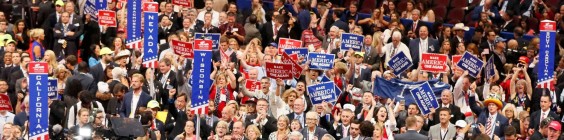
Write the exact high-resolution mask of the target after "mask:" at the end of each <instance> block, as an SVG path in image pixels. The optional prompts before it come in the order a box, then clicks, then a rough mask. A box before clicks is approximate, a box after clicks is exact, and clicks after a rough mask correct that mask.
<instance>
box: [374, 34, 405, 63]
mask: <svg viewBox="0 0 564 140" xmlns="http://www.w3.org/2000/svg"><path fill="white" fill-rule="evenodd" d="M382 51H383V54H381V55H384V54H385V55H386V57H385V58H386V59H384V60H385V61H384V64H385V65H386V66H385V67H387V66H388V61H390V59H391V58H392V57H393V56H395V55H397V54H399V53H404V54H405V55H406V56H407V58H408V59H409V60H410V61H411V60H412V59H411V55H410V52H409V48H408V47H407V45H405V44H403V43H402V42H401V33H400V32H399V31H394V32H393V33H392V43H388V44H386V45H385V46H384V47H383V48H382Z"/></svg>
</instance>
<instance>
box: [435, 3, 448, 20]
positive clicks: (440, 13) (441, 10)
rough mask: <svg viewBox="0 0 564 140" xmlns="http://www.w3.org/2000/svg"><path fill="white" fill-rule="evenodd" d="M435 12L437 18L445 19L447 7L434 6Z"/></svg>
mask: <svg viewBox="0 0 564 140" xmlns="http://www.w3.org/2000/svg"><path fill="white" fill-rule="evenodd" d="M433 12H435V18H436V19H443V20H444V19H445V18H444V17H445V16H446V13H447V8H446V6H435V7H434V8H433Z"/></svg>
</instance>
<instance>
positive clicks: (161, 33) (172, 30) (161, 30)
mask: <svg viewBox="0 0 564 140" xmlns="http://www.w3.org/2000/svg"><path fill="white" fill-rule="evenodd" d="M177 29H178V27H177V26H176V25H174V24H173V25H172V26H170V27H169V29H167V30H165V29H164V28H163V27H162V26H159V40H160V39H164V40H167V38H168V36H169V35H170V34H174V33H176V30H177Z"/></svg>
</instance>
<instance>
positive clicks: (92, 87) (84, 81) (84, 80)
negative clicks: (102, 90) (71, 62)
mask: <svg viewBox="0 0 564 140" xmlns="http://www.w3.org/2000/svg"><path fill="white" fill-rule="evenodd" d="M73 79H74V80H78V81H80V85H82V89H83V90H88V91H89V92H90V94H92V95H94V94H96V91H97V90H98V87H97V85H96V84H97V83H96V82H94V78H92V77H90V76H88V75H86V74H76V75H73V76H71V77H69V78H68V79H67V83H66V85H71V84H70V82H72V80H73ZM68 92H70V88H65V91H64V93H65V95H68V94H69V93H68Z"/></svg>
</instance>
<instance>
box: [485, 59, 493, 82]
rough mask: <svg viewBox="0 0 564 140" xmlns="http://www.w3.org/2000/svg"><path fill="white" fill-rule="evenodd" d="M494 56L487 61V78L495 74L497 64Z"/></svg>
mask: <svg viewBox="0 0 564 140" xmlns="http://www.w3.org/2000/svg"><path fill="white" fill-rule="evenodd" d="M493 58H494V57H490V59H488V62H487V63H486V79H488V80H489V79H490V78H491V77H494V76H495V67H494V66H495V64H494V59H493Z"/></svg>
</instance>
